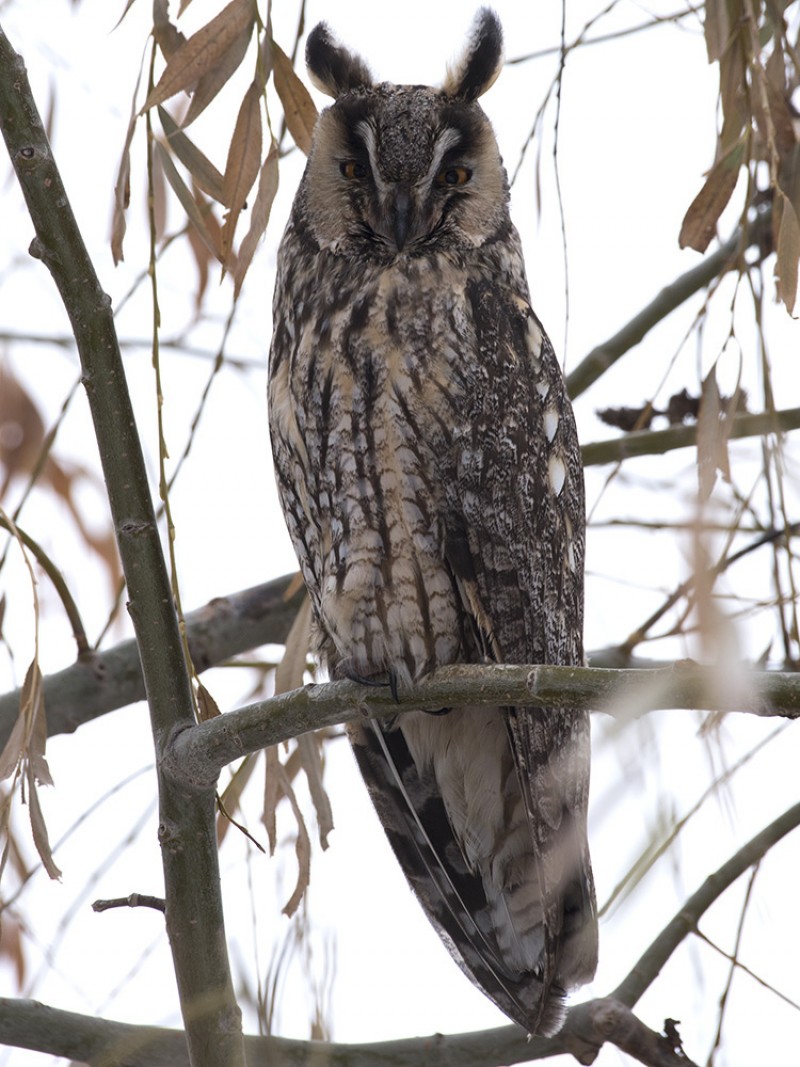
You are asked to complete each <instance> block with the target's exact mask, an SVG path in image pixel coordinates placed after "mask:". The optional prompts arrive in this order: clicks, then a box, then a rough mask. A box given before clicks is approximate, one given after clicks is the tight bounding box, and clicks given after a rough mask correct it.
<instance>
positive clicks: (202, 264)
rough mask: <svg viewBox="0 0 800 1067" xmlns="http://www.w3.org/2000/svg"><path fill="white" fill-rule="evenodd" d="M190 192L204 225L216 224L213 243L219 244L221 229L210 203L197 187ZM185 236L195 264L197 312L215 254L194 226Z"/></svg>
mask: <svg viewBox="0 0 800 1067" xmlns="http://www.w3.org/2000/svg"><path fill="white" fill-rule="evenodd" d="M192 192H193V193H194V198H195V200H196V201H197V203H198V207H199V208H200V211H201V213H202V214H203V218H204V219H205V222H206V226H207V227H211V226H216V236H215V238H214V243H215V244H221V242H222V230H221V228H220V226H219V223H218V221H217V218H216V216H215V215H214V213H213V212H212V211H211V210H210V207H211V205H210V204H208V203H207V201H206V200H205V199H204V198H203V195H202V193H200V192H199V190H198V189H197V188H194V189H193V190H192ZM186 238H187V240H188V241H189V248H190V249H191V252H192V256H193V257H194V261H195V264H196V265H197V290H196V292H195V294H194V309H195V312H199V311H200V308H201V307H202V305H203V297H204V295H205V292H206V289H207V288H208V279H209V270H210V267H211V264H212V263H215V262H216V256H213V255H212V254H211V251H210V249H209V247H208V244H207V243H206V241H204V240H203V238H201V237H200V235H199V234H198V232H197V230H196V229H195V227H194V226H190V227H189V228H188V230H187V231H186Z"/></svg>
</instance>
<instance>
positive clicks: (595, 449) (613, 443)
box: [581, 408, 800, 467]
mask: <svg viewBox="0 0 800 1067" xmlns="http://www.w3.org/2000/svg"><path fill="white" fill-rule="evenodd" d="M726 427H727V420H726ZM798 427H800V408H786V409H785V410H783V411H776V412H774V413H773V412H763V413H760V414H755V415H734V416H733V418H732V419H731V420H730V434H729V437H730V440H734V439H735V438H740V437H761V436H763V435H764V434H767V433H786V432H787V431H788V430H796V429H798ZM696 444H697V427H696V426H670V427H669V428H668V429H666V430H636V431H634V432H633V433H628V434H625V436H624V437H614V438H611V439H610V440H608V441H593V442H590V443H589V444H588V445H583V447H582V448H581V454H582V456H583V465H584V466H585V467H594V466H599V465H600V464H602V463H619V462H620V461H622V460H624V459H632V458H633V457H634V456H660V455H663V454H664V453H665V452H673V451H674V450H675V449H676V448H689V447H690V446H692V445H696Z"/></svg>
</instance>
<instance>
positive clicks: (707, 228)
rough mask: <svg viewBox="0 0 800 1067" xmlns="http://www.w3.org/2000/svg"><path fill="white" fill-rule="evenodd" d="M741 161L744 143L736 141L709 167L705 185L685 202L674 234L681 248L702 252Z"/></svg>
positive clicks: (712, 232)
mask: <svg viewBox="0 0 800 1067" xmlns="http://www.w3.org/2000/svg"><path fill="white" fill-rule="evenodd" d="M743 162H744V144H743V143H740V144H737V145H736V146H735V147H734V149H733V150H732V151H731V152H729V153H728V155H727V156H723V158H722V159H719V160H717V162H716V163H715V164H714V166H713V167H712V168H711V170H710V171H709V173H708V177H707V178H706V182H705V185H704V186H703V188H702V189H701V190H700V192H699V193H698V194H697V196H696V197H695V198H694V200H693V201H692V203H691V204H690V205H689V210H688V211H687V212H686V215H685V217H684V220H683V225H682V226H681V232H680V236H679V238H678V243H679V245H680V247H681V248H693V249H694V250H695V251H696V252H705V250H706V249H707V248H708V246H709V244H710V243H711V239H712V237H713V236H714V234H715V233H716V229H717V222H718V221H719V217H720V215H721V214H722V212H723V211H724V210H725V207H726V206H727V204H728V201H729V200H730V198H731V196H732V195H733V190H734V189H735V188H736V182H737V181H738V178H739V168H740V167H741V165H742V163H743Z"/></svg>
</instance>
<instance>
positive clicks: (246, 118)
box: [222, 83, 261, 267]
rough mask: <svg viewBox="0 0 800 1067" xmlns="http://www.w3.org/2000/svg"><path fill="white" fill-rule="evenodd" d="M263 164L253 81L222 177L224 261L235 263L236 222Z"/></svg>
mask: <svg viewBox="0 0 800 1067" xmlns="http://www.w3.org/2000/svg"><path fill="white" fill-rule="evenodd" d="M260 164H261V93H260V92H259V90H258V86H257V85H256V84H255V83H251V84H250V86H249V87H248V89H247V92H246V93H245V94H244V98H243V100H242V103H241V106H240V108H239V114H238V115H237V117H236V125H235V126H234V129H233V136H232V137H231V143H230V146H229V148H228V159H227V161H226V163H225V174H224V175H223V178H222V195H223V198H224V201H225V203H226V204H228V205H229V208H228V213H227V215H226V217H225V223H224V225H223V227H222V253H223V264H224V265H225V266H226V267H228V266H230V265H231V261H230V260H229V258H228V257H229V253H230V251H231V248H232V246H233V234H234V232H235V230H236V223H237V222H238V219H239V215H240V213H241V211H242V209H243V208H244V205H245V201H246V200H247V194H248V193H249V192H250V190H251V189H252V187H253V182H254V181H255V180H256V175H257V174H258V170H259V166H260Z"/></svg>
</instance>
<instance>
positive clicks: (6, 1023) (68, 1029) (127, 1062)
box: [0, 804, 800, 1067]
mask: <svg viewBox="0 0 800 1067" xmlns="http://www.w3.org/2000/svg"><path fill="white" fill-rule="evenodd" d="M799 825H800V804H796V805H794V807H792V808H789V810H788V811H786V812H784V813H783V815H781V816H779V817H778V818H777V819H775V820H774V821H773V822H772V823H770V825H769V826H767V827H766V828H765V829H764V830H762V831H761V832H760V833H758V834H756V836H755V837H753V838H752V839H751V840H750V841H748V843H747V844H746V845H744V846H743V847H742V848H741V849H739V851H738V852H736V853H735V855H733V856H732V857H731V858H730V859H729V860H728V861H727V862H726V863H724V864H723V865H722V866H721V867H720V868H719V869H718V870H717V871H716V872H715V873H714V874H712V875H711V876H710V877H709V878H707V879H706V881H705V882H704V883H703V885H702V886H701V887H700V889H698V890H697V892H696V893H694V894H692V896H691V897H689V899H688V900H687V901H686V903H685V904H684V905H683V907H682V908H681V909H680V911H679V912H678V913H677V915H676V916H675V917H674V918H673V919H672V920H671V922H669V923H668V924H667V926H666V927H665V928H664V930H663V931H662V932H661V933H660V934H659V935H658V937H657V938H656V939H655V940H654V941H653V943H652V944H651V945H650V947H649V948H648V949H647V950H646V951H645V952H644V953H643V954H642V956H641V957H640V959H639V960H638V961H637V962H636V963H635V964H634V966H633V968H632V970H631V971H630V973H629V974H628V975H627V977H626V978H624V979H623V981H622V982H621V983H620V985H619V986H618V987H617V989H616V990H614V992H613V993H612V994H611V996H610V997H606V998H599V999H595V1000H591V1001H586V1002H584V1003H583V1004H576V1005H575V1006H574V1007H572V1008H570V1010H569V1012H568V1013H567V1020H566V1023H565V1025H564V1028H563V1029H562V1031H561V1033H559V1034H558V1035H556V1037H554V1038H534V1039H532V1040H531V1041H528V1040H527V1038H526V1036H525V1034H524V1032H523V1031H522V1030H521V1029H520V1028H519V1027H518V1026H503V1027H499V1028H498V1029H495V1030H484V1031H480V1032H477V1033H469V1034H451V1035H448V1036H443V1035H441V1034H435V1035H433V1036H431V1037H427V1038H408V1039H400V1040H396V1041H380V1042H375V1043H371V1044H363V1045H360V1044H326V1043H322V1042H313V1041H292V1040H288V1039H286V1038H279V1037H269V1038H256V1037H248V1038H246V1039H245V1040H246V1047H247V1052H248V1057H249V1058H250V1062H251V1063H280V1064H281V1067H335V1065H339V1067H428V1065H429V1064H431V1063H436V1064H437V1065H438V1067H497V1065H498V1064H501V1063H502V1064H512V1063H523V1062H533V1061H536V1060H543V1059H548V1058H550V1057H552V1056H556V1055H559V1054H562V1053H565V1052H566V1053H571V1054H572V1055H573V1056H575V1058H576V1059H577V1060H578V1062H579V1063H583V1064H591V1063H593V1062H594V1060H595V1058H596V1056H597V1053H598V1052H599V1050H600V1048H601V1046H602V1045H603V1044H604V1043H605V1042H611V1043H613V1044H616V1045H617V1047H618V1048H621V1049H623V1050H624V1051H627V1052H628V1053H629V1054H630V1055H632V1056H635V1057H636V1058H637V1059H639V1061H640V1062H641V1063H645V1064H648V1065H649V1067H673V1065H675V1067H678V1065H682V1067H692V1064H691V1060H689V1059H687V1058H686V1056H685V1054H684V1053H683V1052H682V1051H681V1050H680V1045H679V1044H678V1043H677V1042H676V1038H675V1035H674V1033H670V1034H669V1035H666V1034H665V1035H659V1034H656V1033H655V1032H654V1031H653V1030H650V1029H649V1028H648V1027H647V1026H645V1025H644V1024H643V1023H642V1022H641V1020H639V1019H638V1018H636V1016H634V1015H633V1014H632V1013H631V1011H630V1009H631V1008H633V1006H634V1005H635V1004H636V1002H637V1000H638V999H639V998H640V997H641V996H642V995H643V993H644V992H645V990H647V989H648V988H649V986H651V985H652V984H653V982H654V981H655V980H656V978H657V977H658V975H659V973H660V972H661V970H662V968H663V967H664V965H665V963H666V962H667V960H668V959H669V957H670V956H671V955H672V953H673V952H674V951H675V949H676V948H677V947H678V946H679V945H680V944H681V943H682V942H683V940H684V939H685V938H686V936H687V934H689V933H691V932H692V931H693V930H694V929H695V927H696V925H697V923H698V921H699V920H700V918H701V916H702V915H703V914H704V912H705V911H707V910H708V908H709V907H710V906H711V905H712V904H713V903H714V901H715V900H717V899H718V897H720V896H721V895H722V894H723V893H724V892H725V890H726V889H728V887H729V886H730V885H732V884H733V882H735V881H736V879H737V878H739V877H740V875H742V874H743V873H744V872H745V871H746V870H747V869H748V868H749V867H752V866H753V864H754V863H758V861H759V860H760V859H762V857H763V856H764V855H765V854H766V853H767V852H768V851H769V849H770V848H771V847H772V846H773V845H774V844H776V843H777V842H778V841H780V840H781V839H782V838H783V837H785V836H786V834H788V833H789V832H790V831H791V830H793V829H795V828H796V827H797V826H799ZM0 1044H1V1045H11V1046H15V1047H17V1048H27V1049H33V1050H36V1051H39V1052H47V1053H50V1054H51V1055H60V1056H69V1057H72V1058H73V1059H77V1060H81V1061H82V1062H85V1063H88V1064H91V1065H92V1067H122V1065H123V1064H124V1067H166V1065H167V1064H168V1065H169V1067H188V1064H189V1060H188V1056H187V1053H186V1045H185V1041H184V1036H183V1034H182V1033H181V1032H180V1031H176V1030H165V1029H161V1028H158V1027H148V1026H132V1025H129V1024H126V1023H118V1022H111V1021H106V1020H102V1019H97V1018H94V1017H91V1016H84V1015H77V1014H75V1013H73V1012H65V1011H59V1010H58V1009H56V1008H50V1007H47V1006H45V1005H43V1004H38V1003H36V1002H35V1001H30V1000H14V999H0Z"/></svg>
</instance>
